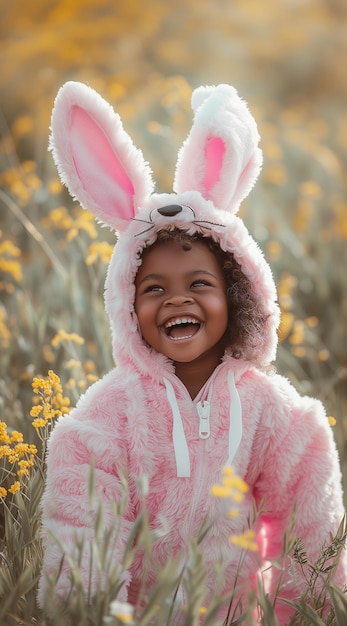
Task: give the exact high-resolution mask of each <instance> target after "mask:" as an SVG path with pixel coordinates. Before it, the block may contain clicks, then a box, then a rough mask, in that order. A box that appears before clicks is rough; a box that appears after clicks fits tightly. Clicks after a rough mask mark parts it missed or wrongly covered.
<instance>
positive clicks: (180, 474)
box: [40, 82, 347, 625]
mask: <svg viewBox="0 0 347 626" xmlns="http://www.w3.org/2000/svg"><path fill="white" fill-rule="evenodd" d="M192 104H193V108H194V111H195V119H194V123H193V127H192V130H191V132H190V134H189V136H188V138H187V139H186V141H185V143H184V144H183V147H182V148H181V151H180V153H179V157H178V163H177V169H176V176H175V183H174V190H175V193H172V194H154V193H153V183H152V179H151V174H150V171H149V168H148V166H147V164H146V163H145V162H144V160H143V157H142V154H141V153H140V152H139V151H138V150H137V149H136V148H135V147H134V145H133V144H132V143H131V140H130V138H129V137H128V135H127V134H126V133H125V131H124V129H123V127H122V124H121V121H120V119H119V117H118V116H117V115H116V114H115V113H114V111H113V110H112V109H111V107H110V106H109V105H108V104H107V103H106V102H105V101H104V100H102V98H101V97H100V96H99V95H98V94H96V93H95V92H94V91H93V90H92V89H90V88H88V87H86V86H84V85H81V84H79V83H72V82H70V83H67V84H66V85H64V86H63V87H62V89H61V91H60V92H59V94H58V97H57V100H56V103H55V108H54V111H53V117H52V140H51V146H52V149H53V155H54V158H55V160H56V163H57V166H58V169H59V172H60V174H61V177H62V180H63V181H64V183H65V184H66V185H67V186H68V188H69V190H70V192H71V193H72V195H73V196H75V197H76V198H78V200H79V201H80V202H81V203H82V205H83V206H84V207H85V208H88V209H90V210H91V211H93V213H94V214H95V215H96V217H97V218H98V219H99V220H101V221H102V222H104V223H105V224H108V225H109V226H111V227H112V228H114V229H116V230H118V231H119V232H120V233H121V235H120V237H119V241H118V243H117V245H116V247H115V251H114V255H113V258H112V260H111V262H110V266H109V270H108V274H107V279H106V292H105V300H106V308H107V311H108V314H109V316H110V319H111V325H112V331H113V353H114V358H115V361H116V364H117V366H116V368H115V369H114V370H113V371H111V372H110V373H109V374H108V375H106V376H105V377H104V378H103V379H102V380H100V381H98V382H97V383H95V384H94V385H93V386H92V387H91V388H89V389H88V391H87V393H86V394H85V395H84V396H83V397H82V398H81V399H80V401H79V403H78V405H77V407H76V408H75V409H74V410H73V411H72V413H71V414H70V415H68V416H65V417H63V418H62V419H60V420H59V421H58V424H57V425H56V427H55V429H54V431H53V433H52V436H51V440H50V443H49V453H48V458H47V470H48V473H47V485H46V490H45V494H44V498H43V534H44V537H45V540H46V547H45V561H44V568H43V574H42V577H41V585H40V601H41V603H43V600H44V593H45V589H46V585H47V582H46V580H47V574H48V575H52V574H54V573H56V572H57V571H58V569H59V567H60V563H61V558H62V550H64V551H65V558H64V562H63V567H62V571H61V573H60V576H59V579H58V582H57V585H56V592H57V595H58V596H59V595H62V596H66V595H67V594H68V593H69V589H70V582H69V566H68V560H69V556H72V557H73V556H74V555H75V554H76V551H75V549H74V546H75V545H76V537H78V538H83V541H84V545H85V551H84V554H83V559H82V562H81V570H82V577H83V582H84V585H85V588H86V589H87V588H88V585H89V584H91V586H92V590H93V589H95V584H96V573H95V571H92V572H91V573H90V554H89V551H88V545H89V542H90V540H92V539H93V536H94V523H95V509H93V505H92V503H91V502H90V499H89V497H88V488H87V484H88V477H89V474H90V467H91V465H93V467H94V468H95V499H96V500H98V499H99V500H100V501H101V503H102V506H103V512H104V523H105V528H109V527H112V524H113V523H114V521H113V513H112V511H113V508H112V505H113V504H114V503H115V502H118V501H119V500H120V498H121V495H122V477H123V476H124V475H126V477H127V479H128V484H129V495H128V501H127V506H126V509H125V512H124V515H123V519H122V524H121V529H120V534H119V538H118V541H117V544H116V545H115V547H114V554H113V558H114V562H115V563H117V562H121V559H122V555H123V551H124V547H125V544H126V541H127V538H128V534H129V529H130V528H131V525H132V523H133V522H134V520H135V519H136V516H137V515H138V514H139V512H140V510H141V506H142V502H141V497H140V494H139V492H138V488H137V482H136V479H137V478H138V477H141V476H145V477H146V478H147V480H148V495H147V497H146V503H145V504H146V507H147V510H148V512H149V516H150V523H151V525H152V527H153V528H154V529H156V528H160V529H162V524H163V520H165V523H166V527H167V531H166V534H164V535H162V534H161V535H160V536H159V537H158V539H157V541H156V542H155V544H154V547H153V554H152V569H150V572H149V575H148V578H147V580H148V581H150V583H149V584H154V583H155V571H160V567H161V566H163V565H164V564H165V563H166V562H167V560H168V559H169V558H170V557H171V556H172V555H177V554H180V555H181V557H182V562H184V559H185V557H186V555H187V549H188V543H189V540H190V538H191V537H193V536H196V535H197V533H198V532H199V530H200V528H201V525H202V523H203V521H204V520H205V519H207V521H208V522H209V523H211V524H212V526H211V529H210V532H208V533H207V535H206V537H205V538H204V540H203V543H202V549H203V553H204V558H205V562H206V569H207V581H206V600H208V598H211V597H213V594H214V590H215V588H214V585H215V573H214V566H215V564H216V563H217V562H218V561H219V560H220V559H223V562H224V566H225V572H224V592H225V593H228V592H230V591H231V590H232V589H233V587H234V584H235V579H236V577H237V584H240V585H241V586H242V584H243V583H244V584H245V585H246V586H247V585H251V584H253V585H254V584H255V581H256V576H257V574H258V573H259V572H260V570H261V567H263V568H265V564H266V561H267V560H268V559H274V558H276V557H278V556H279V555H280V554H281V550H282V540H283V533H284V530H285V529H286V528H288V526H289V524H290V521H291V519H292V515H293V510H294V507H295V506H296V518H295V532H296V534H297V536H298V537H299V538H301V539H302V540H303V541H304V544H305V549H306V550H307V554H308V557H309V558H310V559H311V560H312V559H315V558H316V557H317V556H318V554H319V552H320V550H321V548H322V546H323V544H324V543H327V542H329V539H330V533H334V532H336V530H337V528H338V526H339V523H340V522H341V519H342V517H343V513H344V510H343V504H342V489H341V476H340V470H339V464H338V457H337V452H336V448H335V445H334V442H333V437H332V434H331V430H330V428H329V425H328V420H327V417H326V414H325V412H324V409H323V407H322V405H321V404H320V402H318V401H317V400H313V399H310V398H308V397H304V398H301V397H299V395H298V394H297V393H296V391H295V390H294V389H293V387H292V386H291V385H290V383H289V382H288V381H287V380H286V379H284V378H283V377H281V376H279V375H276V374H274V373H273V370H272V367H271V362H272V361H273V359H274V357H275V353H276V345H277V334H276V330H277V327H278V322H279V310H278V305H277V303H276V290H275V286H274V283H273V279H272V274H271V271H270V269H269V266H268V265H267V263H266V262H265V260H264V258H263V255H262V253H261V251H260V249H259V248H258V246H257V244H256V243H255V242H254V240H253V239H252V238H251V236H250V235H249V233H248V232H247V229H246V227H245V225H244V224H243V222H242V220H241V219H240V218H238V217H237V216H236V212H237V210H238V208H239V205H240V202H241V201H242V200H243V198H245V197H246V195H247V194H248V193H249V191H250V189H251V188H252V186H253V184H254V183H255V181H256V179H257V177H258V174H259V171H260V167H261V162H262V154H261V151H260V149H259V148H258V141H259V136H258V132H257V128H256V125H255V122H254V120H253V118H252V116H251V114H250V113H249V111H248V109H247V106H246V104H245V103H244V102H243V101H242V100H241V99H240V98H239V97H238V95H237V93H236V91H235V90H234V89H233V88H232V87H230V86H227V85H219V86H217V87H206V88H199V89H197V90H196V91H195V92H194V93H193V98H192ZM231 464H232V466H233V467H234V469H235V471H236V473H237V474H238V475H239V476H240V477H242V478H243V479H244V480H245V481H246V483H247V484H248V486H249V491H248V493H247V495H246V497H245V499H244V501H243V503H242V505H240V512H239V515H238V516H237V517H236V518H235V519H230V518H229V517H228V515H227V513H226V509H225V502H223V501H221V500H219V499H217V498H215V497H213V496H212V495H211V487H212V485H213V484H215V483H218V482H220V475H221V474H220V472H221V469H222V468H223V466H226V465H231ZM264 498H265V512H263V514H262V515H261V517H260V518H259V519H258V520H257V523H256V528H255V530H256V532H257V541H258V544H259V553H255V552H251V551H249V552H247V554H246V556H245V559H244V561H243V564H242V568H241V570H240V572H238V564H239V559H240V549H239V548H238V547H237V546H234V545H232V544H231V543H230V541H229V538H230V536H231V535H237V534H240V533H242V531H244V530H246V529H247V528H248V520H249V518H250V517H251V516H252V506H253V501H255V502H256V504H257V505H259V504H260V502H261V501H262V500H263V499H264ZM52 533H53V535H55V537H57V538H58V539H59V541H60V545H61V546H63V547H62V548H59V546H58V544H57V541H56V540H55V539H54V538H53V537H52ZM260 561H261V562H260ZM271 571H272V575H271V576H272V577H271V576H269V575H268V576H267V577H268V578H269V579H270V580H269V581H268V582H267V584H268V592H269V594H270V597H271V598H273V597H274V595H275V593H276V586H277V585H278V583H279V579H280V578H281V581H282V584H281V589H280V593H279V595H280V597H281V598H287V599H290V600H297V599H298V597H299V595H300V593H301V592H302V591H303V581H302V580H300V579H298V578H297V575H294V573H293V571H292V569H291V568H290V567H289V566H288V562H287V563H286V564H285V567H284V569H283V571H279V570H275V569H273V570H271ZM346 574H347V564H346V559H345V558H343V559H341V563H340V566H339V570H338V573H337V576H336V581H337V583H338V584H340V585H343V584H344V583H345V581H346V578H347V576H346ZM143 575H144V564H143V562H142V560H141V556H140V555H137V556H136V557H135V561H134V563H133V564H132V565H131V567H130V569H129V571H127V572H126V573H125V576H124V586H123V588H122V590H121V592H120V596H119V598H120V599H121V600H125V599H127V600H128V601H129V602H131V603H136V599H137V595H138V590H139V587H140V585H141V581H142V577H143ZM181 599H182V602H183V603H184V590H181ZM292 611H293V610H292V609H291V608H290V607H289V605H288V604H286V603H285V602H283V601H280V600H278V602H277V604H276V612H277V617H278V620H279V624H281V625H284V624H286V623H288V620H289V616H290V614H291V613H292Z"/></svg>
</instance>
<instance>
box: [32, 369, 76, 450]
mask: <svg viewBox="0 0 347 626" xmlns="http://www.w3.org/2000/svg"><path fill="white" fill-rule="evenodd" d="M32 388H33V392H34V393H36V394H37V398H36V401H37V404H35V405H34V406H33V408H32V409H31V411H30V415H31V417H33V418H34V420H33V423H32V425H33V427H34V428H35V429H36V432H38V433H39V431H40V429H41V428H43V429H45V430H46V429H47V428H48V430H50V429H51V427H52V421H53V420H54V419H55V418H56V417H59V416H60V415H62V414H63V413H69V411H70V399H69V398H68V397H66V396H64V395H63V388H62V385H61V383H60V378H59V376H58V375H57V374H55V373H54V372H53V371H52V370H49V372H48V377H47V378H34V380H33V383H32ZM39 436H40V434H39ZM46 436H47V433H46V432H44V434H43V437H44V438H45V439H46Z"/></svg>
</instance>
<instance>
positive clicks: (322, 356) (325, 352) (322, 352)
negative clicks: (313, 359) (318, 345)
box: [318, 348, 330, 361]
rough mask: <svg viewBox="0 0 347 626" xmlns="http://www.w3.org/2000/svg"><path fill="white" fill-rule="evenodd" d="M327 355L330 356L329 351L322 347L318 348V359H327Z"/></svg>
mask: <svg viewBox="0 0 347 626" xmlns="http://www.w3.org/2000/svg"><path fill="white" fill-rule="evenodd" d="M329 356H330V352H329V350H327V349H326V348H323V349H322V350H319V352H318V359H319V360H320V361H328V360H329Z"/></svg>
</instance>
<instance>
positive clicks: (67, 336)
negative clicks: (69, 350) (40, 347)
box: [51, 329, 84, 348]
mask: <svg viewBox="0 0 347 626" xmlns="http://www.w3.org/2000/svg"><path fill="white" fill-rule="evenodd" d="M63 341H73V342H74V343H78V344H79V345H82V344H83V343H84V339H83V337H81V336H80V335H78V334H77V333H67V332H66V331H65V330H63V329H60V330H59V331H58V332H57V334H56V335H55V336H54V337H53V339H52V341H51V344H52V346H53V347H54V348H57V346H59V344H61V343H62V342H63Z"/></svg>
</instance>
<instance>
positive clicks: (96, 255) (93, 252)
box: [86, 241, 113, 265]
mask: <svg viewBox="0 0 347 626" xmlns="http://www.w3.org/2000/svg"><path fill="white" fill-rule="evenodd" d="M112 252H113V246H111V245H110V244H109V243H107V242H106V241H94V242H93V243H92V244H90V246H89V248H88V256H87V258H86V265H92V264H93V263H95V262H96V261H97V260H98V259H100V260H101V261H102V263H105V265H107V264H108V263H109V262H110V260H111V256H112Z"/></svg>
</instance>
